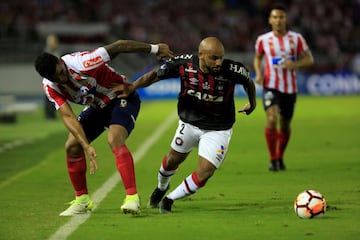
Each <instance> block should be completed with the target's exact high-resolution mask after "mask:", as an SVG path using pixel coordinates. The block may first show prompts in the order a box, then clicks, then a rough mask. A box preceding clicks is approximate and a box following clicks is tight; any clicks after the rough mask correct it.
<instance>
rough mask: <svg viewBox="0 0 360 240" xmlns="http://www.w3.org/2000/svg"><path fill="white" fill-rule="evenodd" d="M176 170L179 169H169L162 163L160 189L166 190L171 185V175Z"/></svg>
mask: <svg viewBox="0 0 360 240" xmlns="http://www.w3.org/2000/svg"><path fill="white" fill-rule="evenodd" d="M176 171H177V169H175V170H170V171H167V170H165V169H164V167H163V165H162V164H161V166H160V170H159V173H158V188H160V190H166V188H167V187H168V186H169V182H170V180H171V177H172V176H173V175H174V174H175V172H176Z"/></svg>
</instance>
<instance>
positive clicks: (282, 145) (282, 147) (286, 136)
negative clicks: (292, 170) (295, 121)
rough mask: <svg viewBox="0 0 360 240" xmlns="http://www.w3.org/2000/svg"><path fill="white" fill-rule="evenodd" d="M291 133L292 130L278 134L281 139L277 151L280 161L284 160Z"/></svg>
mask: <svg viewBox="0 0 360 240" xmlns="http://www.w3.org/2000/svg"><path fill="white" fill-rule="evenodd" d="M290 133H291V131H290V130H289V131H287V132H283V131H279V132H278V138H279V146H278V150H277V158H278V159H280V158H281V159H282V158H283V155H284V152H285V149H286V146H287V144H288V142H289V139H290Z"/></svg>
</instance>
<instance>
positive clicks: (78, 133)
mask: <svg viewBox="0 0 360 240" xmlns="http://www.w3.org/2000/svg"><path fill="white" fill-rule="evenodd" d="M59 114H60V116H61V119H62V121H63V123H64V125H65V126H66V128H67V129H68V130H69V132H70V133H71V134H72V135H73V136H74V137H75V138H76V139H77V141H78V142H79V144H80V145H81V146H82V148H83V149H84V151H85V152H86V154H87V156H88V157H89V160H90V174H94V173H95V171H96V170H97V168H98V165H97V162H96V150H95V148H94V147H92V146H90V144H89V142H88V140H87V138H86V135H85V132H84V130H83V128H82V127H81V125H80V123H79V121H78V120H77V117H76V116H75V114H74V112H73V111H72V109H71V107H70V105H69V104H68V103H64V104H63V105H62V106H61V107H60V108H59Z"/></svg>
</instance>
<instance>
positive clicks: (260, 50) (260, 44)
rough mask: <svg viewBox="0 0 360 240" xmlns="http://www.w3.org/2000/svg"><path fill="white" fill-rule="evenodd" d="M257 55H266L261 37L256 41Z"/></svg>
mask: <svg viewBox="0 0 360 240" xmlns="http://www.w3.org/2000/svg"><path fill="white" fill-rule="evenodd" d="M255 53H256V54H259V55H262V54H263V53H264V45H263V41H262V38H261V36H259V37H258V38H257V39H256V42H255Z"/></svg>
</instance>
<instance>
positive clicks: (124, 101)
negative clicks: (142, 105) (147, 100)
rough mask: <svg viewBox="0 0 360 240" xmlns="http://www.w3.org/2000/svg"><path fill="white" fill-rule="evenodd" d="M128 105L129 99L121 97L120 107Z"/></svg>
mask: <svg viewBox="0 0 360 240" xmlns="http://www.w3.org/2000/svg"><path fill="white" fill-rule="evenodd" d="M126 106H127V101H126V99H121V101H120V107H126Z"/></svg>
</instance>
